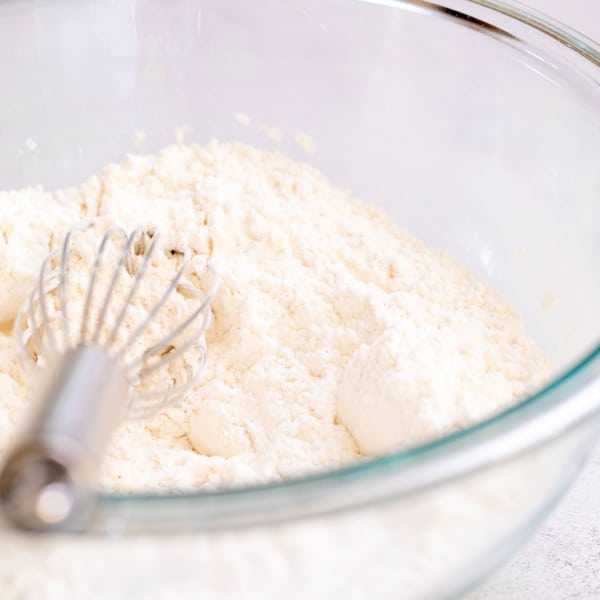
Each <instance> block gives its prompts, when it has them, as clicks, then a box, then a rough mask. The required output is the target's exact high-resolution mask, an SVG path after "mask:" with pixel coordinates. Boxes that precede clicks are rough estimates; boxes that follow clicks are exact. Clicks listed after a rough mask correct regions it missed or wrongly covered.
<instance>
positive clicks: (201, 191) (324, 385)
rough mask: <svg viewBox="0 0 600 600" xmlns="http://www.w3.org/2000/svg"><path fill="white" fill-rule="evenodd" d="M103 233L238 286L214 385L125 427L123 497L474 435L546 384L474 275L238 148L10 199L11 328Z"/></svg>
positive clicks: (230, 297) (0, 381) (534, 356)
mask: <svg viewBox="0 0 600 600" xmlns="http://www.w3.org/2000/svg"><path fill="white" fill-rule="evenodd" d="M40 214H43V215H44V219H43V221H40V219H39V216H38V215H40ZM90 217H102V218H110V219H111V220H112V221H114V222H115V223H118V224H121V225H122V226H124V227H125V228H127V229H132V228H134V227H136V226H138V225H141V226H145V227H153V226H154V225H155V224H160V225H161V226H162V229H163V232H164V239H165V242H164V243H165V244H167V245H175V246H176V245H178V244H179V245H181V244H186V245H188V246H189V247H190V248H191V250H192V252H193V253H194V254H195V255H196V256H198V257H208V258H210V260H211V261H213V262H215V263H216V264H217V265H218V267H219V269H220V271H221V272H222V273H223V280H222V283H221V287H220V290H219V293H218V295H217V296H216V298H215V300H214V302H213V307H212V310H213V315H212V316H213V319H212V324H211V326H210V328H209V329H208V331H207V333H206V343H207V348H208V356H209V361H208V367H207V370H206V372H205V373H204V375H203V378H202V380H201V381H200V382H199V384H198V385H197V386H196V388H195V389H194V390H193V391H192V393H190V395H189V397H188V398H186V399H185V400H184V401H182V402H181V403H179V404H178V405H176V406H173V407H171V408H169V409H167V410H165V411H163V412H162V413H160V414H158V415H157V416H156V417H154V418H153V419H151V420H149V421H146V422H132V423H125V424H124V425H123V426H122V427H120V429H119V430H118V431H117V432H116V434H115V436H114V439H113V442H112V445H111V448H110V449H109V451H108V454H107V457H106V461H105V464H104V470H103V474H102V481H101V485H102V487H103V488H104V489H105V490H113V491H121V492H123V491H124V492H133V491H145V490H151V489H161V490H165V491H173V490H184V489H191V488H212V487H216V486H227V485H241V484H245V483H249V482H259V481H266V480H272V479H280V478H289V477H294V476H298V475H301V474H304V473H307V472H310V471H314V470H315V469H319V468H326V467H334V466H336V465H340V464H344V463H348V462H350V461H355V460H357V459H359V458H360V456H361V455H364V454H373V453H379V452H383V451H387V450H391V449H396V448H400V447H405V446H408V445H413V444H417V443H420V442H422V441H425V440H428V439H431V438H432V437H436V436H439V435H441V434H444V433H447V432H449V431H453V430H456V429H458V428H461V427H465V426H467V425H469V424H471V423H473V422H475V421H477V420H479V419H482V418H484V417H486V416H489V415H491V414H493V413H494V412H497V411H498V410H500V409H502V408H503V407H506V406H507V405H509V404H510V403H512V402H514V401H515V400H516V399H517V398H519V397H521V396H522V395H524V394H526V393H528V391H530V390H531V389H532V388H533V387H535V386H538V385H540V384H541V383H542V382H543V380H544V378H545V377H546V376H547V364H546V360H545V359H544V357H543V356H542V354H541V353H540V352H539V351H538V350H537V348H536V347H535V346H534V344H533V343H532V342H531V341H530V340H529V339H528V338H527V337H526V336H525V335H524V333H523V332H522V329H521V325H520V321H519V318H518V316H517V315H516V313H515V312H514V311H513V310H512V309H511V308H509V307H508V306H507V305H506V304H505V303H504V302H503V301H502V300H501V298H500V297H499V296H498V295H497V294H496V293H495V292H494V291H492V290H491V289H489V288H488V287H486V286H485V285H484V284H483V283H482V282H481V281H479V280H478V279H477V278H476V277H475V276H474V275H473V274H471V273H470V272H469V271H468V270H467V269H465V268H464V267H463V266H461V265H459V264H457V263H456V262H454V261H453V260H451V259H450V258H449V257H448V256H446V255H445V254H443V253H441V252H439V251H437V250H434V249H431V248H429V247H427V246H425V245H423V244H421V243H420V242H418V241H417V240H415V239H414V238H412V237H411V236H409V235H407V234H406V233H404V232H402V231H401V230H399V229H398V228H397V227H396V226H395V225H394V224H393V223H392V222H391V221H390V220H389V219H388V218H387V217H386V215H384V214H383V213H382V212H380V211H379V210H377V209H376V208H374V207H372V206H369V205H367V204H364V203H362V202H360V201H358V200H356V199H353V198H352V197H350V196H349V195H348V194H347V193H346V192H344V191H341V190H339V189H336V188H335V187H333V186H332V185H331V184H330V183H329V182H328V181H327V179H326V178H325V177H324V176H323V175H322V174H320V173H319V172H318V171H316V170H315V169H313V168H311V167H309V166H307V165H304V164H300V163H296V162H293V161H291V160H289V159H287V158H285V157H283V156H281V155H279V154H277V153H268V152H263V151H260V150H257V149H254V148H251V147H248V146H244V145H242V144H237V143H233V144H220V143H217V142H211V143H210V144H208V145H207V146H205V147H198V146H195V145H192V146H181V145H178V146H171V147H169V148H167V149H165V150H164V151H163V152H161V153H160V154H159V155H158V156H129V157H127V159H126V160H125V162H124V163H123V164H122V165H110V166H109V167H107V168H105V169H104V170H103V171H102V172H101V173H100V174H99V175H98V176H96V177H92V178H91V179H90V180H88V181H87V182H86V183H85V184H83V185H82V186H81V187H80V188H78V189H68V190H62V191H59V192H56V193H54V194H50V193H47V192H44V191H42V190H41V189H28V190H21V191H17V192H9V193H6V192H4V193H0V223H1V226H0V227H2V229H3V232H2V233H3V235H2V236H0V269H2V272H1V273H0V277H1V278H2V281H3V284H4V285H3V286H2V288H1V289H0V307H2V308H1V309H0V310H1V312H0V322H5V323H6V322H10V321H11V320H12V319H14V316H15V313H16V310H17V308H18V306H19V305H20V303H21V302H22V301H23V300H24V298H25V295H26V293H27V291H28V289H29V288H30V287H31V285H32V283H33V281H34V279H35V277H36V274H37V271H38V269H39V266H40V263H41V261H42V259H43V257H44V255H45V254H46V253H47V252H48V250H49V249H52V248H55V247H57V246H58V245H59V244H60V243H61V242H62V238H63V236H64V232H65V231H66V229H68V228H69V227H71V226H72V225H74V224H75V223H77V222H79V221H80V220H81V219H84V218H90ZM4 329H6V327H5V328H4ZM14 354H15V348H14V343H13V341H12V338H11V337H10V336H9V335H8V334H0V390H1V392H2V396H1V398H2V400H1V404H0V428H1V429H0V431H4V430H5V429H6V433H7V435H6V436H4V435H2V436H0V438H1V439H2V443H3V444H4V443H6V440H7V437H9V433H10V431H11V430H12V423H13V422H15V421H17V420H18V417H19V416H20V414H21V413H22V411H23V409H24V408H25V407H26V405H27V399H28V395H29V389H28V383H27V381H26V380H25V379H24V378H23V376H22V374H21V372H20V367H19V365H18V363H17V361H16V360H15V359H14ZM8 423H10V425H8Z"/></svg>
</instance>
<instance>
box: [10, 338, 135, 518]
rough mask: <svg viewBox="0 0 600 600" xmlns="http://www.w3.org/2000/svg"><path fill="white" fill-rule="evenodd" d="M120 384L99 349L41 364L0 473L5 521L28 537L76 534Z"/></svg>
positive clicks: (119, 411) (119, 407)
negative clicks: (29, 406)
mask: <svg viewBox="0 0 600 600" xmlns="http://www.w3.org/2000/svg"><path fill="white" fill-rule="evenodd" d="M128 388H129V386H128V382H127V380H126V378H125V375H124V373H123V372H122V369H121V367H120V366H119V364H118V363H117V361H115V360H114V359H112V358H111V357H110V356H109V355H108V354H107V352H106V350H105V349H103V348H101V347H97V346H80V347H77V348H75V349H74V350H71V351H69V352H67V353H66V354H64V355H63V356H62V357H60V358H59V359H58V362H57V363H55V364H51V365H49V366H48V367H47V368H46V369H45V373H44V375H43V377H42V380H41V385H40V389H39V391H38V402H37V403H36V405H35V413H34V415H33V418H32V419H31V421H30V422H29V425H28V428H27V429H26V431H25V432H24V433H25V434H24V435H22V436H21V437H20V438H19V443H18V445H17V446H16V447H15V448H13V450H12V452H11V453H10V455H9V457H8V459H7V460H6V462H5V465H4V469H3V471H2V473H1V474H0V499H1V500H2V503H3V505H4V511H5V514H6V515H7V516H8V517H9V518H10V519H11V520H12V521H13V523H15V524H16V525H18V526H19V527H21V528H25V529H29V530H47V529H68V528H71V527H74V528H76V527H77V525H76V523H77V522H80V521H81V520H82V519H85V518H86V516H87V514H88V513H89V511H90V510H91V508H92V506H93V497H94V494H93V493H92V485H93V483H94V482H95V480H96V476H97V473H98V468H99V465H100V462H101V460H102V457H103V455H104V451H105V450H106V447H107V445H108V442H109V440H110V436H111V434H112V432H113V431H114V429H115V427H116V426H117V425H118V424H119V423H120V422H121V421H122V420H123V419H124V418H125V416H126V414H127V408H128V407H127V399H128Z"/></svg>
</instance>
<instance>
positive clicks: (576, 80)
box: [0, 0, 600, 599]
mask: <svg viewBox="0 0 600 600" xmlns="http://www.w3.org/2000/svg"><path fill="white" fill-rule="evenodd" d="M485 4H487V3H485ZM599 64H600V53H599V51H598V47H597V45H595V44H593V43H592V42H589V41H587V40H585V39H582V38H581V37H579V36H578V35H577V34H574V33H572V32H569V31H568V29H566V28H565V27H563V26H561V25H558V24H555V23H553V22H552V21H551V20H549V19H546V18H544V17H541V16H538V15H532V14H528V13H524V12H522V10H521V9H520V8H517V7H515V6H514V5H512V4H509V3H506V4H504V3H494V8H490V7H486V6H482V5H480V3H479V2H468V1H460V0H456V1H452V2H449V3H447V5H445V6H443V7H442V6H438V5H435V4H429V3H425V2H397V3H395V2H387V3H376V2H359V1H352V0H327V1H326V2H322V3H318V4H314V3H309V2H302V1H297V2H289V3H279V2H274V1H268V0H264V1H261V2H260V3H258V4H257V3H253V4H252V5H251V6H250V5H248V4H247V3H243V2H237V1H232V2H227V3H223V2H216V1H208V0H207V1H198V2H196V1H193V0H188V1H186V2H174V3H168V4H166V3H161V2H154V1H151V0H146V1H142V2H135V3H134V2H128V1H126V2H120V3H116V4H115V3H110V2H104V1H100V0H97V1H94V0H90V1H89V2H86V3H76V2H71V1H66V0H65V1H62V2H61V1H57V2H53V3H48V4H42V5H40V4H37V3H33V2H27V1H25V0H23V1H14V0H12V1H10V2H8V3H4V4H2V6H1V7H0V72H1V75H2V77H3V81H4V82H5V86H4V88H5V89H4V92H3V94H2V97H1V98H0V108H1V111H0V114H1V115H2V117H1V119H2V121H1V124H2V138H1V140H0V160H1V161H2V165H3V168H2V171H1V173H0V189H3V190H13V191H12V192H0V216H1V219H0V227H1V228H2V234H3V235H2V236H0V253H1V257H2V260H1V261H0V276H1V277H2V280H3V283H4V285H3V286H2V290H1V292H0V322H1V323H2V325H0V330H1V334H0V344H1V345H0V348H1V350H0V385H1V389H2V391H3V393H2V398H3V399H2V402H1V403H0V414H1V418H0V428H1V431H2V433H3V435H2V436H1V437H2V439H3V440H4V442H3V444H2V453H3V456H2V458H3V460H4V458H5V457H6V452H7V450H8V448H9V447H10V445H9V441H14V440H15V439H16V436H17V432H18V422H19V421H20V420H21V417H22V414H23V413H24V412H26V409H27V405H28V403H29V396H30V393H29V392H30V388H31V385H32V381H30V379H28V378H27V377H25V376H24V374H23V372H22V370H21V366H20V365H19V363H18V361H17V357H16V352H15V342H14V338H13V335H12V327H13V323H12V321H13V320H14V316H15V315H16V314H17V311H18V309H19V306H20V305H21V303H22V302H23V300H24V299H25V297H26V296H27V294H28V293H29V291H30V290H31V287H32V286H33V284H34V281H33V280H34V278H35V275H36V274H37V272H38V270H39V267H40V263H41V261H42V260H43V258H44V256H46V255H47V253H48V251H52V249H53V248H58V247H60V245H61V244H62V242H63V239H64V236H65V233H66V231H68V230H69V229H70V228H72V227H74V226H77V225H78V224H79V223H80V222H82V221H84V220H86V219H90V218H92V219H101V220H102V219H104V220H106V221H107V222H108V221H110V223H111V224H115V225H118V226H122V227H124V228H125V230H132V229H133V228H135V227H137V226H142V227H146V226H149V225H150V224H151V223H158V225H159V226H161V228H162V231H163V239H164V240H165V243H166V244H167V246H165V248H167V249H171V250H175V252H177V249H178V248H181V247H182V246H184V245H185V246H186V247H189V248H190V250H191V252H192V253H193V254H194V256H198V257H210V259H211V261H213V260H214V262H215V265H216V267H217V268H218V269H219V270H220V272H222V274H223V275H222V282H221V286H220V288H219V292H218V293H217V294H216V296H215V298H214V300H213V302H212V304H211V312H212V321H211V325H210V326H209V327H208V329H207V330H206V345H207V351H208V352H207V353H208V363H207V368H206V371H205V373H204V374H203V378H202V380H201V381H200V382H199V383H198V385H197V386H196V387H194V389H193V390H192V391H191V392H190V394H188V395H186V397H185V398H184V399H182V400H181V402H179V403H177V404H176V405H174V406H173V407H170V408H169V409H167V410H166V411H164V412H162V413H160V414H159V415H158V416H157V417H155V418H152V419H150V420H145V421H140V422H136V423H127V424H125V425H123V426H122V427H121V428H119V430H118V431H117V432H116V433H115V435H114V437H113V439H112V441H111V445H110V447H109V448H108V450H107V453H106V456H105V460H104V462H103V465H102V470H101V475H100V481H99V485H98V489H97V492H98V493H97V495H96V497H95V504H94V507H93V511H91V513H90V515H89V519H88V520H87V521H85V523H82V524H81V529H82V531H80V533H79V534H78V535H70V534H66V533H63V534H53V535H43V536H41V535H36V536H31V535H25V534H23V533H21V532H19V531H17V530H15V529H13V528H11V527H10V526H9V524H8V523H5V527H4V528H3V531H2V535H1V537H0V544H2V547H3V549H4V552H3V556H4V557H5V558H4V559H3V561H2V563H1V564H0V583H1V584H2V589H3V597H6V598H35V597H39V595H40V593H43V595H44V597H48V598H63V597H65V596H72V597H81V598H105V597H115V598H130V597H140V598H169V597H181V598H196V597H200V596H202V597H206V598H219V599H221V598H261V599H262V598H280V597H282V596H284V595H285V596H286V597H292V598H337V597H350V598H384V599H387V598H396V597H398V594H402V596H403V597H406V598H439V597H452V596H456V595H459V594H460V593H461V592H462V591H463V590H464V589H466V588H467V587H469V586H471V585H473V584H474V583H475V582H477V581H478V580H480V579H481V578H482V577H483V576H484V575H485V574H486V573H488V572H489V571H490V570H491V569H493V568H494V567H496V566H497V565H498V564H499V563H500V562H501V561H502V560H503V559H505V558H506V557H507V556H508V555H509V554H510V553H511V552H512V551H513V550H514V549H515V548H516V547H517V546H518V545H519V544H520V543H521V542H522V541H523V540H524V539H525V538H526V537H527V535H528V534H529V533H530V532H531V531H532V529H533V528H534V527H535V526H536V524H537V523H538V522H539V521H540V519H541V518H542V517H543V516H544V515H545V514H546V512H547V511H548V510H549V509H550V508H551V507H552V505H553V504H554V503H555V502H556V500H557V499H558V497H559V496H560V494H561V493H562V491H563V490H564V489H565V488H566V486H567V485H568V483H569V482H570V481H571V480H572V478H573V477H574V476H575V475H576V474H577V472H578V470H579V468H580V465H581V464H582V461H583V460H584V459H585V457H586V455H587V451H588V447H589V445H590V443H591V440H592V439H593V437H594V436H595V435H596V433H597V427H598V423H597V421H598V419H597V405H598V403H599V402H600V389H599V387H600V383H599V375H600V372H599V371H600V359H599V354H600V349H599V348H598V339H599V334H600V322H599V317H598V311H597V305H598V300H599V298H600V278H599V277H598V276H597V275H598V273H597V264H598V256H599V250H600V235H599V233H600V232H599V231H598V230H599V228H600V214H599V212H600V206H599V204H598V197H599V194H600V173H599V172H598V169H597V165H598V164H599V159H600V156H599V154H600V143H599V142H600V108H599V106H600V92H599V91H598V90H599V89H600V88H599V87H598V81H599V79H600V75H599V72H600V70H599V67H598V65H599ZM105 165H109V166H105ZM93 173H96V175H92V174H93ZM346 189H348V190H350V192H349V193H348V192H345V191H343V190H346ZM356 198H361V199H362V200H357V199H356ZM363 201H365V202H367V203H368V204H366V203H364V202H363ZM405 232H409V233H405ZM413 236H414V237H413ZM419 240H420V241H419ZM92 245H93V244H92ZM94 247H95V246H94ZM163 259H164V260H169V258H168V251H167V254H164V253H163V254H162V255H161V260H163ZM463 265H464V266H463ZM73 273H74V274H75V279H74V281H76V280H77V277H78V275H77V273H78V271H77V266H74V267H73ZM81 273H83V271H81ZM85 282H86V278H85V277H82V278H81V282H80V283H81V287H82V289H83V288H84V287H85ZM493 290H496V291H493ZM512 307H515V308H512ZM140 310H141V309H140ZM154 333H156V334H159V333H160V331H156V332H154ZM40 590H42V592H40Z"/></svg>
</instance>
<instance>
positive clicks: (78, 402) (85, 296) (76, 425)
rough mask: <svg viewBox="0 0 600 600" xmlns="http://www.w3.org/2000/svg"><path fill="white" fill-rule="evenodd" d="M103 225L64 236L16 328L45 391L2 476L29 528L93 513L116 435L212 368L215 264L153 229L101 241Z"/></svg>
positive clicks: (7, 503) (114, 232)
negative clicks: (208, 336) (164, 240)
mask: <svg viewBox="0 0 600 600" xmlns="http://www.w3.org/2000/svg"><path fill="white" fill-rule="evenodd" d="M99 226H102V223H100V224H99V223H98V222H93V223H89V224H87V225H86V226H83V227H81V228H79V229H76V230H72V231H70V232H68V233H67V234H66V236H65V239H64V242H63V244H62V247H60V248H58V249H56V250H54V251H53V252H51V253H50V254H49V255H48V256H47V258H46V259H45V261H44V262H43V264H42V267H41V270H40V273H39V277H38V280H37V282H36V284H35V286H34V288H33V290H32V292H31V294H30V296H29V298H28V300H27V301H26V302H25V303H24V305H23V306H22V308H21V310H20V312H19V314H18V316H17V319H16V321H15V335H16V337H17V342H18V345H19V348H20V350H21V353H22V355H23V357H24V359H25V361H26V363H27V364H28V365H29V366H30V367H32V373H37V372H39V373H40V374H41V377H40V381H41V383H40V385H39V390H38V394H37V395H38V402H37V403H36V409H37V413H36V415H35V416H34V418H33V419H32V420H31V422H30V424H29V427H28V428H27V430H26V432H25V434H24V435H23V436H22V438H21V439H20V441H19V443H18V444H17V445H16V447H15V448H14V449H13V451H12V453H11V454H10V455H9V458H8V459H7V461H6V462H5V465H4V469H3V471H2V474H1V475H0V499H2V501H3V504H4V509H5V512H6V514H7V515H8V516H9V517H10V518H12V520H13V521H14V522H15V523H16V524H17V525H19V526H21V527H25V528H27V529H49V528H50V529H52V528H57V527H58V528H64V527H65V526H68V525H69V524H71V525H73V524H75V523H77V522H81V519H82V518H84V517H85V515H89V512H90V510H91V508H90V507H91V502H90V498H92V497H93V494H92V493H91V489H92V486H93V484H94V481H95V475H96V473H97V470H98V467H99V463H100V462H101V459H102V456H103V454H104V451H105V450H106V446H107V444H108V441H109V439H110V435H111V433H112V432H113V430H114V429H115V427H116V426H117V425H118V424H119V423H120V422H121V421H122V420H124V419H138V418H145V417H148V416H151V415H152V414H154V413H155V412H156V411H158V410H160V409H162V408H164V407H165V406H167V405H168V404H171V403H173V402H176V401H177V400H179V399H181V398H182V397H183V396H185V395H186V393H187V392H188V391H189V390H190V389H191V388H192V386H193V385H194V384H195V383H196V381H197V380H198V378H199V377H200V375H201V374H202V371H203V370H204V368H205V366H206V359H207V357H206V346H205V341H204V333H205V331H206V329H207V327H208V325H209V322H210V317H211V309H210V303H211V301H212V299H213V298H214V295H215V293H216V291H217V288H218V282H219V278H218V275H217V273H216V271H215V269H214V268H213V267H212V265H211V264H210V262H208V261H206V260H204V259H202V258H201V257H200V256H197V255H194V253H193V252H192V251H191V250H190V248H189V247H188V246H185V245H181V246H180V245H175V246H172V247H163V246H161V245H160V243H159V234H158V232H157V231H156V230H155V229H153V228H138V229H135V230H134V231H133V232H132V233H130V234H127V232H126V231H125V230H124V229H123V228H121V227H110V228H108V229H107V230H106V231H105V233H104V234H103V235H102V236H101V237H100V240H99V242H97V238H98V236H97V235H95V234H96V230H97V229H98V227H99ZM95 244H97V246H95ZM140 315H141V316H140ZM138 317H139V318H138ZM165 330H166V331H165Z"/></svg>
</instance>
